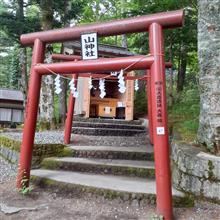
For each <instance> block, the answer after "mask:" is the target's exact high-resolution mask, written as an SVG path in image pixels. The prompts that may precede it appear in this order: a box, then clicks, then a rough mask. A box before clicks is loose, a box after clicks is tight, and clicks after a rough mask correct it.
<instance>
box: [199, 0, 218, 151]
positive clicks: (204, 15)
mask: <svg viewBox="0 0 220 220" xmlns="http://www.w3.org/2000/svg"><path fill="white" fill-rule="evenodd" d="M198 4H199V22H198V53H199V67H200V74H199V78H200V80H199V84H200V120H199V130H198V140H199V142H200V143H203V144H205V145H206V146H207V148H208V149H209V150H211V151H213V152H215V153H218V154H220V62H219V61H220V37H219V36H220V16H219V15H220V1H219V0H213V1H206V0H199V1H198Z"/></svg>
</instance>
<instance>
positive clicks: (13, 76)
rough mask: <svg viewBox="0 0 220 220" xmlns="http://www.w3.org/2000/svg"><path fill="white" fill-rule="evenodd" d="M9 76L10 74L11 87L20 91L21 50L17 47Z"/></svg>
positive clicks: (12, 58) (12, 57)
mask: <svg viewBox="0 0 220 220" xmlns="http://www.w3.org/2000/svg"><path fill="white" fill-rule="evenodd" d="M8 74H10V87H11V88H14V89H19V88H20V79H21V68H20V63H19V50H18V48H17V47H15V48H14V50H13V52H12V55H11V61H10V66H9V71H8Z"/></svg>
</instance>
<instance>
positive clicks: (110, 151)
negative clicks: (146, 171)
mask: <svg viewBox="0 0 220 220" xmlns="http://www.w3.org/2000/svg"><path fill="white" fill-rule="evenodd" d="M68 146H69V147H68V148H67V149H68V150H71V151H73V154H72V155H73V156H74V157H84V158H85V157H86V158H99V159H125V160H151V161H152V160H153V158H154V155H153V146H152V145H150V144H149V145H148V146H140V147H119V146H74V145H68Z"/></svg>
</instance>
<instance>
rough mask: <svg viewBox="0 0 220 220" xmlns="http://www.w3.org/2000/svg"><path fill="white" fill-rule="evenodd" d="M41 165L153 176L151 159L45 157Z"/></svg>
mask: <svg viewBox="0 0 220 220" xmlns="http://www.w3.org/2000/svg"><path fill="white" fill-rule="evenodd" d="M41 167H42V168H45V169H53V170H69V171H79V172H87V173H96V174H112V175H123V176H136V177H148V178H153V177H155V169H154V162H152V161H138V160H111V159H94V158H77V157H63V158H46V159H44V160H43V161H42V163H41Z"/></svg>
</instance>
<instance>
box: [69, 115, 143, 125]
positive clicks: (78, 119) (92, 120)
mask: <svg viewBox="0 0 220 220" xmlns="http://www.w3.org/2000/svg"><path fill="white" fill-rule="evenodd" d="M74 122H90V123H95V122H97V123H110V124H124V125H142V123H143V122H142V121H141V120H132V121H125V120H124V119H108V118H83V117H79V116H74V119H73V123H74Z"/></svg>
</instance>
